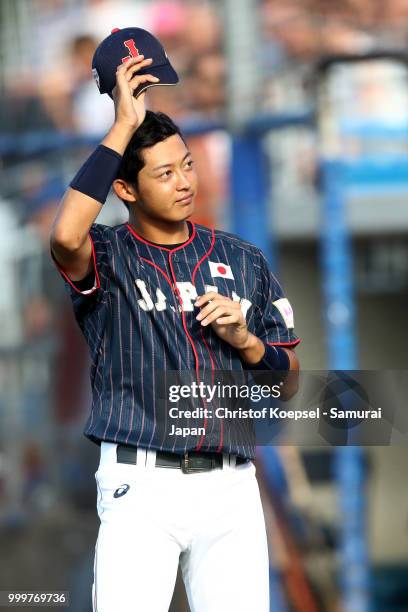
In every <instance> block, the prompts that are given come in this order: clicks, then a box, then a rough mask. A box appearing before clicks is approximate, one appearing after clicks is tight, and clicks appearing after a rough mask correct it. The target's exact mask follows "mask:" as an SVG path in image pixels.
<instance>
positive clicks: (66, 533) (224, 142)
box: [0, 0, 408, 612]
mask: <svg viewBox="0 0 408 612" xmlns="http://www.w3.org/2000/svg"><path fill="white" fill-rule="evenodd" d="M128 26H138V27H143V28H146V29H148V30H150V31H152V32H153V33H155V34H156V35H157V36H158V37H159V38H160V40H161V42H162V43H163V45H164V46H165V48H166V50H167V53H168V55H169V57H170V60H171V62H172V64H173V65H174V67H175V69H176V70H177V72H178V74H179V76H180V84H179V85H178V86H177V87H174V88H164V87H163V88H160V87H159V88H153V89H151V90H150V91H149V94H148V98H147V100H148V105H149V107H150V108H151V109H152V110H162V111H164V112H166V113H168V114H169V115H171V117H172V118H173V119H174V120H175V121H176V122H178V123H179V124H180V125H181V127H182V128H183V129H184V131H185V133H186V134H188V140H189V145H190V148H191V150H192V153H193V157H194V158H195V160H196V166H197V169H198V172H199V176H200V177H201V183H200V191H199V196H198V201H197V212H196V214H195V216H194V220H195V221H197V222H199V223H203V224H206V225H214V226H216V227H219V228H223V229H226V230H228V231H233V232H235V233H237V234H239V235H240V236H241V237H242V238H245V239H248V240H250V241H252V242H254V243H255V244H257V245H258V246H260V247H261V248H262V249H263V250H264V252H265V253H266V255H267V257H268V258H269V261H270V264H271V267H272V269H273V270H274V271H275V272H276V273H277V274H278V276H279V278H280V280H281V281H282V284H283V286H284V288H285V291H286V294H287V296H288V297H289V299H290V301H291V303H292V305H293V307H294V311H295V321H296V331H297V333H298V335H299V336H300V337H301V338H302V343H301V344H300V346H299V348H298V349H297V353H298V355H299V358H300V361H301V365H302V368H303V369H304V370H326V369H358V368H360V369H364V370H370V369H372V370H382V371H384V370H392V369H393V370H404V369H407V367H408V358H407V353H406V347H405V341H406V339H407V331H406V330H407V324H406V317H407V314H406V313H407V312H408V204H407V196H408V68H407V66H408V64H407V58H406V55H405V51H406V47H407V43H408V2H407V0H387V2H384V1H381V0H343V1H342V2H324V1H323V0H304V1H300V0H219V1H215V0H214V1H199V0H197V1H194V0H191V1H188V0H185V1H183V2H181V1H180V2H177V1H167V2H156V1H153V0H152V1H148V0H0V53H1V58H2V61H1V65H0V83H1V90H2V96H1V100H0V151H1V165H0V173H1V181H0V229H1V233H2V240H1V241H0V271H1V281H2V283H1V291H0V321H1V325H0V567H1V572H0V590H27V589H31V590H33V589H34V590H43V589H44V590H46V591H49V590H50V589H60V590H67V591H70V597H71V603H70V607H69V609H70V610H72V611H75V612H90V610H91V603H90V584H91V581H92V563H93V552H94V544H95V540H96V535H97V530H98V518H97V514H96V507H95V503H96V487H95V481H94V473H95V471H96V468H97V461H98V448H97V447H96V446H95V445H93V444H92V443H90V442H89V441H87V440H85V438H83V436H82V428H83V426H84V423H85V420H86V418H87V414H88V411H89V409H90V399H91V397H90V383H89V375H88V367H89V362H88V355H87V348H86V345H85V341H84V340H83V339H82V336H81V335H80V332H79V329H78V328H77V327H76V324H75V321H74V317H73V314H72V308H71V303H70V300H69V297H68V294H67V293H66V292H65V290H64V285H63V282H62V281H61V279H60V277H59V275H58V273H57V272H56V270H55V269H54V267H53V264H52V262H51V260H50V257H49V247H48V235H49V231H50V227H51V223H52V220H53V218H54V215H55V212H56V208H57V206H58V202H59V200H60V198H61V196H62V194H63V192H64V190H65V188H66V186H67V184H68V183H69V181H70V180H71V178H72V177H73V175H74V174H75V172H76V171H77V169H78V167H79V166H80V164H81V163H82V161H83V160H85V158H86V157H87V156H88V155H89V153H90V151H91V150H92V149H93V148H94V146H95V145H96V144H97V143H98V142H99V141H100V140H101V138H102V137H103V136H104V134H105V133H106V132H107V131H108V129H109V127H110V126H111V124H112V121H113V105H112V102H111V100H110V98H109V97H108V96H107V95H102V96H101V95H100V94H99V92H98V89H97V87H96V84H95V83H94V82H93V79H92V73H91V59H92V56H93V53H94V50H95V48H96V46H97V45H98V44H99V42H100V41H101V40H102V39H103V38H105V37H106V36H107V35H108V34H109V33H110V31H111V29H112V28H114V27H119V28H121V27H128ZM126 219H127V211H126V209H125V207H124V206H123V205H122V204H121V203H120V202H119V201H118V200H116V199H115V198H114V197H113V196H112V197H111V198H110V199H109V201H108V203H107V205H106V206H105V207H104V209H103V212H102V213H101V215H100V217H99V218H98V222H100V223H105V224H108V225H115V224H117V223H122V222H124V221H125V220H126ZM407 460H408V449H407V448H406V446H405V447H404V446H397V445H395V446H390V447H376V446H370V447H365V448H357V447H353V446H349V447H343V448H339V449H333V448H328V447H327V446H326V447H325V446H324V445H322V447H306V446H304V447H289V446H282V447H278V448H273V447H264V448H260V449H259V456H258V473H259V482H260V486H261V490H262V496H263V502H264V508H265V517H266V522H267V527H268V536H269V544H270V557H271V570H270V578H271V611H272V610H273V611H274V612H281V611H282V612H283V611H302V612H309V611H310V612H312V611H328V612H335V611H342V610H344V611H347V612H349V611H350V612H351V611H352V612H368V611H370V612H371V611H372V612H380V611H381V612H397V611H398V612H402V611H408V586H407V585H408V580H407V577H408V493H407V487H406V480H405V477H404V474H405V473H406V465H407ZM242 562H245V560H242ZM171 610H172V612H184V611H187V610H188V606H187V604H186V602H185V596H184V592H183V586H182V584H181V582H180V580H178V583H177V586H176V591H175V595H174V598H173V604H172V608H171ZM248 612H250V611H248Z"/></svg>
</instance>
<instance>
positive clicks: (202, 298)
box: [195, 291, 225, 306]
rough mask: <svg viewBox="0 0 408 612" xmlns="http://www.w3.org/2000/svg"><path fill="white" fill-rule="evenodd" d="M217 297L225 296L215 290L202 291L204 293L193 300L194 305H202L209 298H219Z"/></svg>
mask: <svg viewBox="0 0 408 612" xmlns="http://www.w3.org/2000/svg"><path fill="white" fill-rule="evenodd" d="M219 298H225V296H224V295H220V294H219V293H217V292H216V291H209V292H208V293H204V295H200V296H198V298H197V299H196V301H195V305H196V306H202V305H203V304H205V303H206V302H208V301H209V300H216V299H219Z"/></svg>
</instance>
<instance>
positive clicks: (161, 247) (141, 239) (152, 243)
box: [126, 221, 196, 253]
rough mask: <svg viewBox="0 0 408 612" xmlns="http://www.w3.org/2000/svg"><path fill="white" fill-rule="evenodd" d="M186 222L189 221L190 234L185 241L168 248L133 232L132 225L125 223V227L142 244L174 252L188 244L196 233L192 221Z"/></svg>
mask: <svg viewBox="0 0 408 612" xmlns="http://www.w3.org/2000/svg"><path fill="white" fill-rule="evenodd" d="M187 223H190V225H191V228H192V229H191V236H190V237H189V238H188V239H187V240H186V241H185V242H183V244H180V245H179V246H177V247H175V248H173V249H170V248H167V247H164V246H160V245H158V244H154V242H149V240H146V238H143V237H142V236H140V235H139V234H138V233H137V232H135V230H134V229H133V227H132V226H131V225H130V224H129V223H126V227H127V229H128V230H129V232H130V233H131V234H132V235H133V236H134V237H135V238H136V239H137V240H138V241H139V242H141V243H142V244H145V245H147V246H149V247H153V248H155V249H160V250H162V251H167V252H168V253H174V252H176V251H178V250H179V249H184V248H185V247H186V246H188V245H189V244H190V243H191V242H192V241H193V240H194V238H195V235H196V227H195V224H194V223H193V221H187Z"/></svg>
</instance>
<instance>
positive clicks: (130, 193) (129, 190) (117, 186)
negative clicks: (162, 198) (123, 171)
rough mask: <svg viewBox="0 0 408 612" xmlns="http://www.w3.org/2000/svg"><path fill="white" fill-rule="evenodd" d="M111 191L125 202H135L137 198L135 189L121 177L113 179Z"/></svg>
mask: <svg viewBox="0 0 408 612" xmlns="http://www.w3.org/2000/svg"><path fill="white" fill-rule="evenodd" d="M112 187H113V191H114V192H115V193H116V195H117V196H118V198H119V199H120V200H125V201H126V202H136V200H137V199H138V194H137V191H136V190H135V188H134V187H132V186H131V185H130V184H129V183H127V182H126V181H124V180H123V179H115V180H114V181H113V183H112Z"/></svg>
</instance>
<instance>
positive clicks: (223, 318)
mask: <svg viewBox="0 0 408 612" xmlns="http://www.w3.org/2000/svg"><path fill="white" fill-rule="evenodd" d="M214 321H216V322H217V323H219V324H220V323H226V324H232V323H239V322H240V321H242V313H241V311H240V310H239V311H238V310H237V309H236V308H235V307H231V306H230V305H228V306H225V305H221V306H218V307H217V308H216V309H215V310H213V311H212V312H211V313H210V314H209V315H207V316H206V317H205V319H203V320H202V321H201V325H204V326H205V325H210V323H213V322H214Z"/></svg>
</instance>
